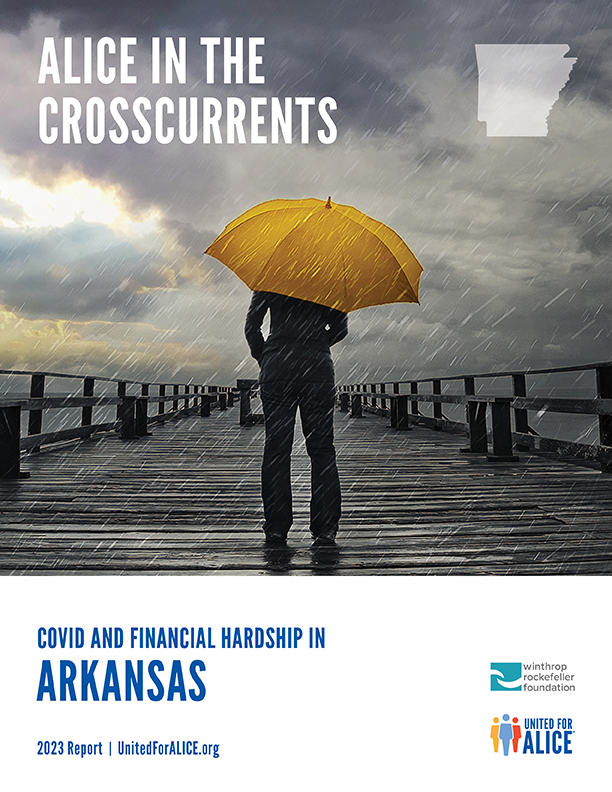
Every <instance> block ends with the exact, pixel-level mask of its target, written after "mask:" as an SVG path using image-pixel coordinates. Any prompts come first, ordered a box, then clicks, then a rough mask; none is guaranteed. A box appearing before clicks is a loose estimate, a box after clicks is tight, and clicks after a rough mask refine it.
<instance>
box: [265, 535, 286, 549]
mask: <svg viewBox="0 0 612 792" xmlns="http://www.w3.org/2000/svg"><path fill="white" fill-rule="evenodd" d="M264 544H265V545H266V547H274V546H277V547H281V546H283V545H286V544H287V537H286V536H283V535H282V534H268V533H267V534H266V538H265V541H264Z"/></svg>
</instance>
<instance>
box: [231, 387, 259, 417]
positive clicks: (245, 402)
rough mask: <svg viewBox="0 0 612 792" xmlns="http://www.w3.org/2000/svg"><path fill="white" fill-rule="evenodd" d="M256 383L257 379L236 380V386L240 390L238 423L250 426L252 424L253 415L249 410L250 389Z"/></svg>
mask: <svg viewBox="0 0 612 792" xmlns="http://www.w3.org/2000/svg"><path fill="white" fill-rule="evenodd" d="M256 384H257V380H251V379H239V380H237V381H236V387H237V388H238V390H239V391H240V425H241V426H251V425H252V424H253V415H252V411H251V391H252V390H253V386H254V385H256Z"/></svg>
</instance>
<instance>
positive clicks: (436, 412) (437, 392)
mask: <svg viewBox="0 0 612 792" xmlns="http://www.w3.org/2000/svg"><path fill="white" fill-rule="evenodd" d="M431 391H432V394H433V395H434V396H441V395H442V382H441V380H438V379H436V380H433V381H432V388H431ZM433 417H434V420H435V421H440V422H441V421H442V420H443V417H442V403H441V402H434V403H433ZM434 429H437V430H440V429H442V426H441V424H436V425H435V426H434Z"/></svg>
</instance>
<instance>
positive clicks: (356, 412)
mask: <svg viewBox="0 0 612 792" xmlns="http://www.w3.org/2000/svg"><path fill="white" fill-rule="evenodd" d="M351 418H363V406H362V401H361V394H360V393H353V394H351Z"/></svg>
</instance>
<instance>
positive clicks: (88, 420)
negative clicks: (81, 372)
mask: <svg viewBox="0 0 612 792" xmlns="http://www.w3.org/2000/svg"><path fill="white" fill-rule="evenodd" d="M94 386H95V379H94V378H93V377H85V379H84V380H83V396H86V397H87V398H91V397H93V395H94ZM92 423H93V406H91V405H87V406H85V407H83V409H82V410H81V426H91V425H92Z"/></svg>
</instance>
